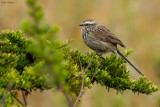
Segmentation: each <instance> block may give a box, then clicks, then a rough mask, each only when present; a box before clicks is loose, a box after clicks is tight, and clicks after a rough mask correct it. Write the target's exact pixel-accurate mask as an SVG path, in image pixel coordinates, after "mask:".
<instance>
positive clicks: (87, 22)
mask: <svg viewBox="0 0 160 107" xmlns="http://www.w3.org/2000/svg"><path fill="white" fill-rule="evenodd" d="M94 23H95V21H86V22H85V24H94Z"/></svg>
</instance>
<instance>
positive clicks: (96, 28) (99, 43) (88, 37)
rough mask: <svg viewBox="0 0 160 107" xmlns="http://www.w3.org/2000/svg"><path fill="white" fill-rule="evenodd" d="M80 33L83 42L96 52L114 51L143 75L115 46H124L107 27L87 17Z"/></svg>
mask: <svg viewBox="0 0 160 107" xmlns="http://www.w3.org/2000/svg"><path fill="white" fill-rule="evenodd" d="M79 26H81V27H82V28H81V35H82V38H83V40H84V42H85V44H86V45H87V46H88V47H89V48H91V49H92V50H93V51H95V52H96V53H97V54H105V53H109V52H112V53H115V54H118V55H119V56H120V57H121V58H122V59H124V60H125V61H126V62H128V63H129V65H130V66H131V67H133V68H134V69H135V70H136V71H137V72H138V73H139V74H140V75H142V76H144V75H143V74H142V73H141V72H140V70H138V69H137V68H136V67H135V66H134V65H133V64H132V63H131V62H130V61H129V60H128V59H127V58H126V57H125V56H124V55H123V54H122V53H121V52H120V51H119V49H118V48H117V45H120V46H121V47H123V48H125V47H126V46H125V45H124V44H123V43H122V41H121V40H120V39H118V38H117V36H116V35H115V34H113V33H112V32H111V31H110V30H109V29H108V28H107V27H105V26H103V25H101V24H98V23H97V22H96V21H94V20H92V19H87V20H85V21H83V22H82V23H81V24H79Z"/></svg>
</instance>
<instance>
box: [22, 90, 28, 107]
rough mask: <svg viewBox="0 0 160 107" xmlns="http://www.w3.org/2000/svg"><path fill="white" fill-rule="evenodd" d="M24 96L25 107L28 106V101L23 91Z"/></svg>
mask: <svg viewBox="0 0 160 107" xmlns="http://www.w3.org/2000/svg"><path fill="white" fill-rule="evenodd" d="M22 95H23V100H24V105H25V106H27V99H26V95H25V93H24V91H22Z"/></svg>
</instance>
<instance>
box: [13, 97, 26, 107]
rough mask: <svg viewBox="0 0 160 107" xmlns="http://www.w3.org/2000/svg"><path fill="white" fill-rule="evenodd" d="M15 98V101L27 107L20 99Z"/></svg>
mask: <svg viewBox="0 0 160 107" xmlns="http://www.w3.org/2000/svg"><path fill="white" fill-rule="evenodd" d="M13 97H14V99H15V100H16V101H18V102H19V103H20V104H21V105H22V106H24V107H25V105H24V104H23V103H22V102H21V101H20V100H19V99H18V98H16V97H15V96H13Z"/></svg>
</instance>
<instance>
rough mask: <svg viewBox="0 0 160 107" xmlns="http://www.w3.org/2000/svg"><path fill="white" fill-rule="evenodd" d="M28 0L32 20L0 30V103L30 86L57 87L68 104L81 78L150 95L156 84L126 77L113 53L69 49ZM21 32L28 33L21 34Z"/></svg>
mask: <svg viewBox="0 0 160 107" xmlns="http://www.w3.org/2000/svg"><path fill="white" fill-rule="evenodd" d="M27 3H28V5H29V7H30V10H29V14H30V16H31V17H32V19H33V20H32V21H24V22H23V24H22V29H23V30H24V31H20V30H18V31H10V30H5V31H3V32H2V33H1V34H0V104H1V105H2V106H6V107H8V106H10V105H12V104H14V99H17V98H18V94H17V91H22V92H25V95H26V96H27V95H28V94H29V93H30V94H32V93H31V92H32V90H38V89H39V90H41V91H43V90H49V89H51V88H55V89H57V90H60V91H62V92H63V93H64V94H65V96H66V98H67V101H68V104H69V105H70V106H71V105H73V104H74V102H75V101H76V99H77V97H78V96H79V97H81V95H80V94H79V93H80V91H83V90H82V89H81V88H82V87H81V84H82V83H84V84H83V86H84V88H85V89H86V88H87V87H88V88H91V85H92V84H95V83H96V84H100V85H102V86H105V87H106V88H107V89H108V90H109V89H110V88H113V89H116V90H117V92H120V93H122V92H123V91H124V90H126V89H128V90H132V91H133V92H134V93H136V92H137V93H143V94H147V95H149V94H152V93H153V92H155V91H157V90H158V87H157V86H155V85H154V84H153V83H152V82H151V81H147V80H146V78H145V77H141V78H140V79H139V80H137V81H135V80H132V79H130V77H129V71H128V70H127V69H126V62H125V61H124V60H122V59H121V58H120V57H118V56H117V55H116V54H112V55H111V56H110V57H106V58H102V57H101V56H99V55H95V54H94V53H88V54H83V53H81V52H79V51H78V50H72V49H71V46H70V41H66V42H61V41H59V40H58V39H57V37H56V33H57V32H58V31H59V27H58V26H54V27H50V26H49V25H48V24H46V23H45V20H44V16H43V15H44V14H43V12H42V8H41V6H39V5H37V3H36V0H27ZM23 32H25V34H26V35H29V36H30V37H29V38H26V36H24V35H25V34H24V33H23ZM131 53H132V50H128V51H126V52H125V53H124V55H125V56H128V55H129V54H131ZM85 71H86V72H85ZM83 79H84V81H83ZM69 99H72V100H71V101H69ZM21 105H23V104H21ZM19 106H20V105H19Z"/></svg>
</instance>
